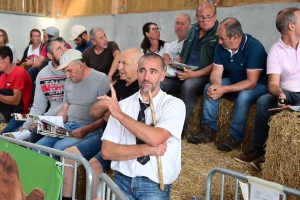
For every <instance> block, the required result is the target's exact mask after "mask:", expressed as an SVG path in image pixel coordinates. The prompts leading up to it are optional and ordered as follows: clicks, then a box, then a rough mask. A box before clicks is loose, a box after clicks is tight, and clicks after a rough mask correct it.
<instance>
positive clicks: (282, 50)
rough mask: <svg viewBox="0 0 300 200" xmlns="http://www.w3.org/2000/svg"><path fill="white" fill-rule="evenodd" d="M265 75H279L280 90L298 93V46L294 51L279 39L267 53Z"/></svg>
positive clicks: (299, 90)
mask: <svg viewBox="0 0 300 200" xmlns="http://www.w3.org/2000/svg"><path fill="white" fill-rule="evenodd" d="M267 74H280V87H281V88H282V89H285V90H288V91H290V92H300V45H298V47H297V50H295V49H293V48H292V47H291V46H287V45H286V44H284V43H283V41H282V40H281V38H280V39H279V41H278V42H277V43H275V44H274V45H273V46H272V47H271V49H270V51H269V55H268V59H267Z"/></svg>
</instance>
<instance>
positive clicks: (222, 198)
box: [220, 174, 225, 200]
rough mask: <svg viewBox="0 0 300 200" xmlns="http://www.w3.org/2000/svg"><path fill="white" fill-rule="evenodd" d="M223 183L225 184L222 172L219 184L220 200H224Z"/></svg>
mask: <svg viewBox="0 0 300 200" xmlns="http://www.w3.org/2000/svg"><path fill="white" fill-rule="evenodd" d="M224 184H225V174H222V185H221V196H220V200H224Z"/></svg>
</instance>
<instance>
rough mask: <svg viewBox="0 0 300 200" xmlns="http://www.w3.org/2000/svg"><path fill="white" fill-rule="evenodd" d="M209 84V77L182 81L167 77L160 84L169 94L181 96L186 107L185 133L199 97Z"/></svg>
mask: <svg viewBox="0 0 300 200" xmlns="http://www.w3.org/2000/svg"><path fill="white" fill-rule="evenodd" d="M208 82H209V76H202V77H197V78H191V79H187V80H185V81H181V80H179V79H178V78H169V77H166V78H165V80H164V81H163V82H161V83H160V88H161V89H162V90H163V91H164V92H166V93H168V94H180V99H181V100H182V101H183V102H184V104H185V107H186V115H185V120H184V126H183V131H187V129H188V124H189V119H190V116H191V114H192V112H193V110H194V108H195V104H196V101H197V96H201V95H202V94H203V89H204V86H205V85H206V84H207V83H208Z"/></svg>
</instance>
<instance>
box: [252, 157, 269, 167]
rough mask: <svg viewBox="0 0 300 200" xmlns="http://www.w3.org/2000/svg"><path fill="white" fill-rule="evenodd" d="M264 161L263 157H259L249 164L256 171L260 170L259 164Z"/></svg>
mask: <svg viewBox="0 0 300 200" xmlns="http://www.w3.org/2000/svg"><path fill="white" fill-rule="evenodd" d="M265 161H266V159H265V156H261V157H260V158H258V159H255V160H254V161H252V162H251V163H250V164H251V165H252V166H253V167H254V168H255V169H257V170H261V164H262V163H264V162H265Z"/></svg>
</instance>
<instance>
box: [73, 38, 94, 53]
mask: <svg viewBox="0 0 300 200" xmlns="http://www.w3.org/2000/svg"><path fill="white" fill-rule="evenodd" d="M92 45H93V43H92V42H91V40H90V41H88V42H87V43H86V45H85V46H84V47H80V46H76V48H75V49H76V50H78V51H80V52H81V53H83V51H84V50H85V49H86V48H88V47H90V46H92Z"/></svg>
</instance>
